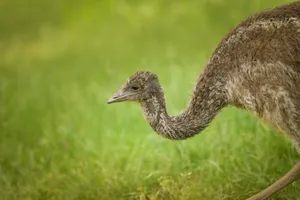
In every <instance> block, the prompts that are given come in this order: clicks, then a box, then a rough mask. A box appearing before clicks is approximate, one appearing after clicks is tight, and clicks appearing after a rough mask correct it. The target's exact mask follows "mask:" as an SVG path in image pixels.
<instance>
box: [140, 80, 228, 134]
mask: <svg viewBox="0 0 300 200" xmlns="http://www.w3.org/2000/svg"><path fill="white" fill-rule="evenodd" d="M212 84H213V85H211V84H208V82H207V81H206V80H204V76H201V77H200V79H199V81H198V84H197V86H196V88H195V90H194V94H193V97H192V99H191V101H190V104H189V106H188V107H187V109H186V110H185V111H184V112H182V113H181V114H179V115H177V116H169V115H168V112H167V109H166V104H165V98H164V94H163V91H162V90H161V92H160V94H158V95H153V96H152V97H151V98H149V99H148V100H147V101H144V102H142V103H141V106H142V108H143V112H144V116H145V118H146V120H147V121H148V122H149V124H150V126H151V127H152V129H153V130H154V131H156V132H157V133H158V134H160V135H162V136H163V137H166V138H168V139H173V140H183V139H186V138H189V137H192V136H194V135H195V134H197V133H199V132H201V131H202V130H203V129H205V128H206V127H207V126H208V125H209V123H210V122H211V121H212V119H213V118H214V117H215V116H216V115H217V114H218V113H219V111H220V110H221V109H222V108H223V107H224V105H225V103H224V98H223V95H222V94H223V93H222V91H221V90H220V88H221V87H220V86H221V85H222V84H221V82H218V81H214V83H212Z"/></svg>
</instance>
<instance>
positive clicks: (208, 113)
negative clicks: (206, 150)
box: [108, 1, 300, 200]
mask: <svg viewBox="0 0 300 200" xmlns="http://www.w3.org/2000/svg"><path fill="white" fill-rule="evenodd" d="M122 101H136V102H138V103H139V104H140V105H141V107H142V110H143V114H144V116H145V118H146V120H147V121H148V123H149V124H150V126H151V127H152V129H153V130H154V131H156V132H157V133H158V134H160V135H162V136H163V137H166V138H168V139H172V140H183V139H187V138H190V137H192V136H194V135H195V134H197V133H199V132H201V131H202V130H203V129H205V127H207V126H208V124H209V123H210V122H211V121H212V119H213V118H214V117H215V116H216V115H217V114H218V113H219V112H220V110H221V109H222V108H224V107H225V106H236V107H238V108H242V109H247V110H250V111H252V112H254V113H255V114H257V116H259V117H260V118H262V119H264V120H265V121H267V122H269V124H270V125H273V126H274V127H276V128H277V129H278V130H280V131H283V132H285V133H286V134H287V135H289V136H290V138H291V139H292V140H293V141H294V142H295V145H296V150H297V152H298V153H300V2H299V1H298V2H294V3H290V4H287V5H283V6H281V7H276V8H273V9H270V10H265V11H263V12H260V13H257V14H255V15H253V16H250V17H249V18H248V19H246V20H245V21H243V22H242V23H240V24H239V25H238V26H237V27H236V28H234V29H233V30H232V31H231V32H230V33H229V34H227V35H226V36H225V37H224V38H223V40H222V41H221V42H220V44H219V45H218V47H217V48H216V50H215V51H214V53H213V55H212V56H211V57H210V59H209V61H208V63H207V65H206V66H205V68H204V70H203V72H202V73H201V74H200V77H199V78H198V81H197V83H196V87H195V89H194V92H193V95H192V98H191V101H190V103H189V105H188V106H187V108H186V110H185V111H184V112H182V113H181V114H179V115H177V116H169V115H168V112H167V109H166V104H165V98H164V92H163V89H162V87H161V85H160V83H159V81H158V78H157V76H156V75H155V74H154V73H152V72H149V71H138V72H136V73H135V74H134V75H132V76H131V77H130V78H129V79H128V81H127V82H126V83H125V84H124V85H123V86H122V87H121V88H120V89H119V90H118V91H117V92H116V93H115V94H114V95H113V96H112V97H111V98H110V99H109V100H108V103H115V102H122ZM299 178H300V162H299V161H298V162H297V163H296V164H295V165H294V167H293V168H292V169H291V170H290V171H289V172H288V173H287V174H286V175H284V176H283V177H282V178H280V179H279V180H278V181H277V182H275V183H273V184H272V185H271V186H269V187H268V188H267V189H265V190H263V191H262V192H260V193H258V194H256V195H254V196H252V197H251V198H249V199H248V200H258V199H260V200H261V199H267V198H269V197H270V196H271V195H273V194H274V193H276V192H278V191H279V190H281V189H283V188H284V187H286V186H287V185H289V184H291V183H292V182H294V181H296V180H297V179H299Z"/></svg>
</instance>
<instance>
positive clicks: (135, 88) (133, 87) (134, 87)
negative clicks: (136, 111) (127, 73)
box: [131, 86, 139, 90]
mask: <svg viewBox="0 0 300 200" xmlns="http://www.w3.org/2000/svg"><path fill="white" fill-rule="evenodd" d="M131 89H133V90H138V89H139V87H136V86H132V87H131Z"/></svg>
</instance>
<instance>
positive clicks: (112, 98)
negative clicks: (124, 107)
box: [107, 96, 118, 104]
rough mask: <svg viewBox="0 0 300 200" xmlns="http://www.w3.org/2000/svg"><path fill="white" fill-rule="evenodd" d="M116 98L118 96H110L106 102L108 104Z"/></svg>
mask: <svg viewBox="0 0 300 200" xmlns="http://www.w3.org/2000/svg"><path fill="white" fill-rule="evenodd" d="M116 99H118V96H112V97H111V98H110V99H109V100H108V101H107V103H108V104H110V103H113V102H115V100H116Z"/></svg>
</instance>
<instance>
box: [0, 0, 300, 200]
mask: <svg viewBox="0 0 300 200" xmlns="http://www.w3.org/2000/svg"><path fill="white" fill-rule="evenodd" d="M288 2H291V0H273V1H263V0H251V1H250V0H245V1H240V0H186V1H180V0H172V1H170V0H163V1H161V0H152V1H146V0H131V1H129V0H127V1H126V0H118V1H113V0H111V1H109V0H101V1H96V0H86V1H80V0H73V1H67V0H52V1H38V0H27V1H21V0H10V1H1V2H0V28H1V31H0V199H3V200H6V199H9V200H14V199H24V200H29V199H43V200H44V199H70V200H73V199H74V200H75V199H76V200H77V199H78V200H79V199H80V200H81V199H109V200H114V199H140V200H146V199H147V200H148V199H149V200H150V199H151V200H156V199H162V200H168V199H170V200H177V199H180V200H192V199H205V200H207V199H209V200H213V199H216V200H220V199H223V200H225V199H228V200H229V199H230V200H232V199H233V200H234V199H245V198H246V197H249V196H251V195H252V194H254V193H256V192H258V191H259V190H261V189H263V188H265V187H266V186H267V185H269V184H271V183H272V182H274V181H275V180H276V179H277V178H279V177H280V176H282V175H283V174H284V173H286V172H287V171H288V170H289V169H290V168H291V166H292V165H293V164H294V163H295V162H296V160H297V159H299V156H298V155H297V154H296V152H295V150H294V146H293V144H292V143H291V142H290V141H289V140H288V139H287V138H286V137H285V136H283V135H282V134H278V133H276V132H274V131H273V130H272V129H270V128H269V127H268V126H266V125H265V124H263V123H261V122H260V121H259V120H258V119H257V118H255V117H254V116H253V115H252V114H251V113H248V112H245V111H242V110H237V109H235V108H226V109H224V110H223V111H222V113H221V114H220V115H219V116H218V117H217V118H216V119H215V120H214V121H213V123H212V124H211V126H210V127H209V128H207V129H206V130H205V131H203V132H202V133H201V134H199V135H197V136H195V137H194V138H192V139H189V140H186V141H169V140H167V139H164V138H161V137H160V136H158V135H157V134H156V133H155V132H153V131H152V129H151V128H150V127H149V125H148V124H147V122H146V121H145V120H144V119H143V117H142V113H141V109H140V107H139V106H137V105H136V104H132V103H124V104H115V105H109V106H108V105H107V104H106V101H107V99H108V98H109V97H110V96H111V95H112V94H113V93H114V92H115V91H116V90H117V89H118V88H119V87H120V86H121V85H122V84H123V83H124V81H125V80H126V79H127V78H128V77H129V76H130V75H131V74H133V73H134V72H135V71H136V70H141V69H147V70H150V71H153V72H155V73H156V74H157V75H158V76H159V78H160V81H161V82H162V84H163V87H164V90H165V93H166V98H167V104H168V110H169V112H170V114H176V113H178V112H180V111H182V110H183V109H184V108H185V106H186V105H187V103H188V102H189V98H190V94H191V91H192V89H193V87H194V84H195V81H196V79H197V77H198V75H199V74H200V72H201V71H202V69H203V66H205V63H206V62H207V60H208V59H209V57H210V55H211V54H212V52H213V50H214V49H215V48H216V46H217V44H218V43H219V42H220V40H221V39H222V37H223V36H224V35H225V34H226V33H227V32H228V31H230V30H231V29H232V28H233V27H234V26H236V25H237V24H238V23H239V22H241V20H243V19H245V18H246V17H247V16H249V15H251V14H253V13H255V12H258V11H260V10H263V9H265V8H270V7H274V6H278V5H281V4H284V3H288ZM273 199H288V200H292V199H300V183H299V182H298V183H294V184H292V185H291V186H289V187H288V188H287V189H285V190H283V191H282V192H280V193H279V194H277V195H275V196H274V198H273Z"/></svg>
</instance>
